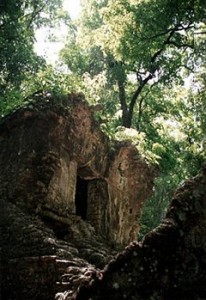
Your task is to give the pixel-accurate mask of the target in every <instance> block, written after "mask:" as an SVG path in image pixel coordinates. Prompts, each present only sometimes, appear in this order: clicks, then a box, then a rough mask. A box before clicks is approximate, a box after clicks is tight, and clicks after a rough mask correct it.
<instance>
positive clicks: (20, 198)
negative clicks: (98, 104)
mask: <svg viewBox="0 0 206 300" xmlns="http://www.w3.org/2000/svg"><path fill="white" fill-rule="evenodd" d="M0 144H1V148H0V168H1V172H0V207H1V211H0V214H1V216H0V229H1V232H0V241H1V253H0V274H1V278H0V281H1V289H0V295H1V298H2V299H6V300H17V299H38V300H41V299H42V300H47V299H48V300H51V299H56V300H105V299H107V300H125V299H126V300H145V299H147V300H174V299H175V300H205V299H206V167H205V166H203V168H202V170H201V171H200V173H199V174H198V175H197V176H196V177H195V178H193V179H191V180H188V181H186V182H185V183H184V184H183V185H182V186H181V187H180V188H179V189H178V190H177V192H176V193H175V195H174V197H173V199H172V201H171V204H170V206H169V208H168V211H167V214H166V217H165V219H164V220H163V221H162V222H161V224H160V225H159V226H158V227H157V228H156V229H154V230H153V231H151V232H150V233H149V234H147V235H146V236H145V237H144V238H143V240H142V241H140V242H137V241H134V240H135V239H136V236H137V233H138V230H139V224H138V220H139V216H140V210H141V206H142V205H143V203H144V201H145V199H146V198H147V197H149V195H150V194H151V191H152V186H153V178H154V170H153V169H152V168H151V167H149V166H148V164H147V163H146V162H145V161H144V160H142V159H141V157H140V156H139V154H138V153H137V151H136V149H135V148H134V147H133V146H132V145H131V144H128V143H117V144H112V145H111V142H110V141H109V140H108V138H107V137H106V136H105V135H104V134H103V133H102V132H101V131H100V130H99V129H98V126H97V124H96V123H95V120H94V118H93V116H92V112H91V110H90V108H89V107H88V105H87V104H86V102H85V101H84V99H82V96H81V95H70V97H69V98H68V99H67V100H65V103H64V105H57V104H55V103H53V101H51V99H45V101H44V102H42V101H41V103H40V104H31V105H29V106H27V107H25V108H21V109H19V110H18V111H16V112H14V113H13V114H11V115H10V116H8V117H6V118H5V119H3V120H2V122H1V124H0ZM130 241H131V243H130V244H129V245H128V246H127V247H126V248H125V249H124V250H123V248H124V245H125V244H128V243H129V242H130ZM120 251H121V252H120ZM118 252H119V253H118Z"/></svg>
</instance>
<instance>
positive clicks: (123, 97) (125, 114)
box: [117, 80, 128, 127]
mask: <svg viewBox="0 0 206 300" xmlns="http://www.w3.org/2000/svg"><path fill="white" fill-rule="evenodd" d="M117 84H118V88H119V101H120V105H121V109H122V125H123V126H125V127H128V126H127V121H128V107H127V102H126V93H125V85H124V82H122V81H120V80H118V81H117Z"/></svg>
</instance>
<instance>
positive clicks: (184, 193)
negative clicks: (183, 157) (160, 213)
mask: <svg viewBox="0 0 206 300" xmlns="http://www.w3.org/2000/svg"><path fill="white" fill-rule="evenodd" d="M205 208H206V168H203V170H202V172H201V173H200V174H199V175H198V176H196V177H195V178H194V179H191V180H188V181H186V182H185V184H184V185H183V186H182V187H181V188H179V189H178V190H177V192H176V194H175V195H174V198H173V200H172V202H171V205H170V207H169V209H168V212H167V215H166V218H165V219H164V220H163V222H162V223H161V224H160V226H159V227H157V228H156V229H155V230H153V231H152V232H150V233H149V234H148V235H146V236H145V238H144V239H143V241H142V242H141V243H137V242H136V243H135V242H134V243H132V244H130V245H129V246H128V247H127V248H126V250H125V251H124V252H122V253H120V254H119V255H118V256H117V257H116V259H114V260H113V261H112V262H110V263H109V264H108V266H107V267H106V268H105V269H104V271H103V272H97V273H96V276H94V279H93V280H91V281H90V284H89V285H87V286H86V287H85V286H83V287H81V289H80V292H79V293H78V295H77V296H76V297H75V299H76V300H86V299H92V300H97V299H98V300H100V299H102V300H103V299H108V300H121V299H122V300H123V299H130V300H137V299H138V300H143V299H150V300H152V299H156V300H159V299H168V300H170V299H171V300H173V299H181V300H186V299H190V300H198V299H206V285H205V283H206V209H205Z"/></svg>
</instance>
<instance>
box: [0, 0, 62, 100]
mask: <svg viewBox="0 0 206 300" xmlns="http://www.w3.org/2000/svg"><path fill="white" fill-rule="evenodd" d="M61 2H62V1H61V0H52V1H43V0H35V1H34V0H30V1H25V0H21V1H17V0H2V1H1V3H0V94H1V95H3V94H5V92H6V91H7V90H9V89H11V88H12V87H19V85H20V84H21V82H22V81H23V80H24V79H25V78H26V77H27V76H28V74H35V73H36V72H37V70H38V69H39V66H40V67H42V66H44V65H45V61H44V60H43V59H42V58H40V57H38V56H37V55H36V54H35V52H34V49H33V44H34V41H35V29H36V28H38V27H41V26H46V25H47V26H49V25H50V26H52V24H53V23H54V22H55V20H56V19H57V11H58V9H59V7H60V5H61Z"/></svg>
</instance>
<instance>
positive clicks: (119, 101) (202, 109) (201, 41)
mask: <svg viewBox="0 0 206 300" xmlns="http://www.w3.org/2000/svg"><path fill="white" fill-rule="evenodd" d="M61 2H62V1H61V0H52V1H43V0H35V1H34V0H29V1H25V0H22V1H17V0H7V1H6V0H2V1H1V3H0V114H1V115H4V114H6V113H8V112H10V111H11V110H13V109H14V108H16V107H18V106H22V105H25V103H27V102H28V101H30V99H32V97H33V95H34V94H35V93H37V92H40V93H42V94H47V93H49V94H52V95H54V96H56V99H58V97H57V95H59V94H62V93H63V94H65V93H68V92H72V91H82V92H83V93H85V95H86V99H87V100H88V102H89V104H90V105H91V107H92V109H93V111H94V114H95V117H96V119H97V120H98V122H99V123H100V126H101V129H102V130H103V131H104V132H105V133H107V134H108V135H109V136H110V138H111V139H113V138H116V139H118V140H122V139H124V140H125V139H126V140H129V141H131V142H132V143H133V144H134V145H135V146H136V147H137V149H138V151H139V152H140V154H141V156H142V157H144V158H145V159H146V160H147V161H149V162H150V163H153V164H156V165H157V166H158V168H159V172H160V176H159V177H158V178H157V179H156V182H155V194H154V196H153V197H151V198H150V199H148V201H147V203H146V205H145V207H144V211H143V214H142V230H141V235H143V234H145V233H146V232H147V231H148V230H150V229H151V228H154V227H155V226H156V225H157V224H158V223H159V221H160V219H161V218H162V216H163V215H164V212H165V208H166V206H167V205H168V201H169V200H170V199H171V195H172V193H173V191H174V189H175V188H176V187H177V186H178V184H179V183H180V182H181V181H183V180H184V179H185V178H187V177H191V176H193V175H195V174H196V172H197V170H198V169H199V168H200V167H201V164H202V163H203V161H204V160H205V155H206V153H205V151H206V150H205V149H206V147H205V145H206V123H205V119H206V100H205V99H206V88H205V87H206V76H205V59H206V57H205V56H206V52H205V40H206V39H205V32H206V27H205V15H206V14H205V12H206V6H205V4H203V3H202V1H200V0H197V1H195V4H194V1H193V0H182V1H178V0H125V1H122V0H100V1H96V0H85V1H83V3H82V14H81V17H80V19H79V20H77V21H71V19H70V18H69V16H68V15H67V14H66V13H65V12H64V11H63V10H62V8H61ZM61 22H64V24H66V25H67V26H68V37H67V41H66V43H65V46H64V48H63V49H62V51H61V54H60V59H61V61H62V62H63V63H64V64H65V65H66V66H67V68H68V70H69V71H68V72H62V71H58V70H56V69H55V68H52V67H51V66H47V65H46V62H45V61H44V60H43V59H42V58H40V57H37V55H36V54H35V53H34V50H33V44H34V40H35V30H36V29H37V28H41V27H42V26H47V27H48V28H54V29H55V28H56V26H57V25H58V24H59V23H61ZM54 32H55V31H54ZM53 38H56V37H53ZM191 78H193V82H192V84H190V88H189V87H187V86H186V85H185V81H188V80H189V79H191ZM131 127H132V129H131Z"/></svg>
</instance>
